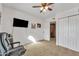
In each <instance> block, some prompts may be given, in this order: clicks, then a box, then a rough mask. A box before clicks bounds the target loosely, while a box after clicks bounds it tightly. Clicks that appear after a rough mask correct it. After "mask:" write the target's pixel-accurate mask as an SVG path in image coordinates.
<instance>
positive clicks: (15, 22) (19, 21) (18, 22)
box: [13, 18, 28, 28]
mask: <svg viewBox="0 0 79 59" xmlns="http://www.w3.org/2000/svg"><path fill="white" fill-rule="evenodd" d="M13 27H25V28H27V27H28V21H26V20H22V19H18V18H13Z"/></svg>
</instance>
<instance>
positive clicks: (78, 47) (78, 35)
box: [75, 15, 79, 51]
mask: <svg viewBox="0 0 79 59" xmlns="http://www.w3.org/2000/svg"><path fill="white" fill-rule="evenodd" d="M75 20H76V24H77V25H76V28H77V29H76V50H77V51H79V15H77V16H76V17H75Z"/></svg>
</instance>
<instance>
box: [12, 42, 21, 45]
mask: <svg viewBox="0 0 79 59" xmlns="http://www.w3.org/2000/svg"><path fill="white" fill-rule="evenodd" d="M10 44H19V45H20V42H12V43H10Z"/></svg>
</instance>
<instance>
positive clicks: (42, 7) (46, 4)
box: [32, 3, 54, 13]
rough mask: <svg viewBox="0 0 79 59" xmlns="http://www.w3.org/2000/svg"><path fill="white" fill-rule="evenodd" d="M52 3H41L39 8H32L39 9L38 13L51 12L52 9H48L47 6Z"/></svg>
mask: <svg viewBox="0 0 79 59" xmlns="http://www.w3.org/2000/svg"><path fill="white" fill-rule="evenodd" d="M52 4H54V3H41V5H40V6H32V7H33V8H40V9H41V10H40V13H41V12H43V11H46V10H49V11H52V8H50V7H49V6H50V5H52Z"/></svg>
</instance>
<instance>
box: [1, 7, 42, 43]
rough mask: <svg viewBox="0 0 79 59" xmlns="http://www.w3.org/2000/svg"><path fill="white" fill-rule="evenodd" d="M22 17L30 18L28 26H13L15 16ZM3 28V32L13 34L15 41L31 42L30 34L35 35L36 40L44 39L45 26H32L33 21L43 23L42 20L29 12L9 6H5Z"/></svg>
mask: <svg viewBox="0 0 79 59" xmlns="http://www.w3.org/2000/svg"><path fill="white" fill-rule="evenodd" d="M14 17H15V18H20V19H23V20H28V21H29V24H28V28H20V27H15V28H14V27H13V18H14ZM1 23H2V30H3V32H8V33H10V34H12V35H13V38H14V41H20V42H21V44H26V43H29V42H31V40H28V37H29V36H33V37H34V38H35V40H36V41H38V40H42V39H43V27H41V28H35V29H32V28H31V23H35V24H36V23H41V26H42V25H43V22H42V20H40V19H38V18H35V17H34V16H31V15H29V14H27V13H26V12H23V11H20V10H17V9H14V8H9V7H5V6H3V13H2V21H1Z"/></svg>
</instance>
